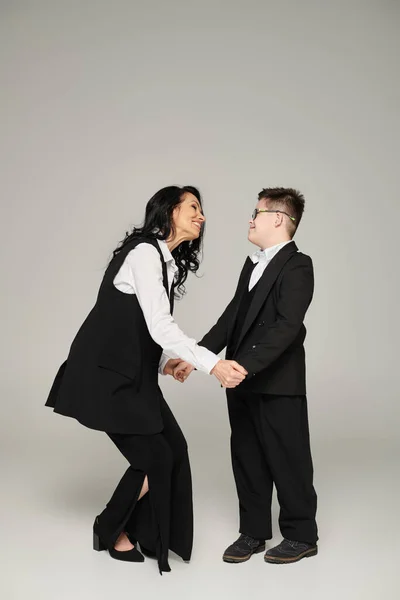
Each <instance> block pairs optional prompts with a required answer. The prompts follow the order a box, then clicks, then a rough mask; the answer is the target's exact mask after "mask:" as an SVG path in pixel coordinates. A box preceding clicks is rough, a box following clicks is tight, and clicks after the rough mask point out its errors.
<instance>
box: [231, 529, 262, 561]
mask: <svg viewBox="0 0 400 600" xmlns="http://www.w3.org/2000/svg"><path fill="white" fill-rule="evenodd" d="M264 550H265V541H264V540H255V539H254V538H252V537H250V536H249V535H244V534H243V533H242V535H241V536H240V537H239V538H238V539H237V540H236V542H233V544H231V545H230V546H228V548H227V549H226V550H225V552H224V555H223V557H222V560H223V561H225V562H229V563H239V562H244V561H245V560H249V558H251V556H252V554H257V553H258V552H264Z"/></svg>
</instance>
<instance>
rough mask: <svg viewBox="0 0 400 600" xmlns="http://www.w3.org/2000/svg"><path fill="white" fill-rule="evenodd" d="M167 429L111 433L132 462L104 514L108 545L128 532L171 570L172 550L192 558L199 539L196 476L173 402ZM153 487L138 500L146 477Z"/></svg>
mask: <svg viewBox="0 0 400 600" xmlns="http://www.w3.org/2000/svg"><path fill="white" fill-rule="evenodd" d="M161 409H162V418H163V423H164V429H163V431H162V432H161V433H158V434H155V435H131V434H115V433H114V434H113V433H108V435H109V437H110V438H111V440H112V441H113V442H114V444H115V445H116V446H117V448H118V449H119V450H120V452H121V453H122V454H123V455H124V457H125V458H126V459H127V461H128V462H129V464H130V466H129V467H128V469H127V471H126V472H125V474H124V475H123V477H122V479H121V481H120V482H119V484H118V485H117V487H116V489H115V491H114V493H113V495H112V497H111V499H110V501H109V502H108V503H107V505H106V508H105V509H104V511H103V512H102V513H101V514H100V515H99V519H98V524H99V530H100V536H101V538H102V539H103V540H105V541H106V543H107V545H108V547H111V546H113V545H114V544H115V541H116V539H117V538H118V536H119V534H120V533H121V532H122V531H125V532H127V533H128V534H129V535H130V537H131V539H133V540H135V541H138V542H139V544H141V545H142V546H143V547H144V548H146V549H147V550H150V551H152V552H154V553H155V554H156V555H157V558H158V563H159V568H160V572H161V571H170V567H169V564H168V549H170V550H173V551H174V552H175V553H176V554H178V555H179V556H181V557H182V558H183V559H184V560H189V559H190V556H191V552H192V544H193V505H192V480H191V472H190V464H189V458H188V450H187V444H186V440H185V438H184V436H183V433H182V431H181V429H180V427H179V425H178V423H177V422H176V420H175V417H174V416H173V414H172V412H171V410H170V408H169V407H168V405H167V403H166V402H165V401H163V403H162V407H161ZM146 475H147V477H148V482H149V492H148V493H147V494H145V495H144V496H143V497H142V498H141V499H140V500H138V498H139V495H140V491H141V489H142V485H143V481H144V479H145V476H146Z"/></svg>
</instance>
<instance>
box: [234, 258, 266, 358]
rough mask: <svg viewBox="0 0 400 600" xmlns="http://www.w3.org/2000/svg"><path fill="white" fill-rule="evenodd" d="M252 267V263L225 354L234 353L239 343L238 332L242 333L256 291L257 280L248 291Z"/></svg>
mask: <svg viewBox="0 0 400 600" xmlns="http://www.w3.org/2000/svg"><path fill="white" fill-rule="evenodd" d="M254 268H255V265H253V268H252V269H250V271H249V273H248V275H247V277H246V282H245V289H244V292H243V295H242V298H241V300H240V304H239V308H238V311H237V314H236V319H235V324H234V327H233V331H232V334H231V336H230V338H229V341H228V347H227V355H229V356H231V355H233V354H234V352H235V350H236V347H237V345H238V343H239V339H240V334H241V333H242V329H243V325H244V322H245V320H246V316H247V313H248V312H249V308H250V306H251V303H252V301H253V298H254V295H255V293H256V289H257V286H258V283H259V282H257V283H256V285H254V286H253V287H252V288H251V290H250V291H249V282H250V278H251V274H252V272H253V269H254Z"/></svg>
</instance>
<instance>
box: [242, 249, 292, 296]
mask: <svg viewBox="0 0 400 600" xmlns="http://www.w3.org/2000/svg"><path fill="white" fill-rule="evenodd" d="M290 242H291V240H288V241H287V242H281V243H280V244H276V245H275V246H271V247H270V248H265V250H261V249H260V250H257V252H254V254H252V255H251V256H250V258H251V260H252V261H253V263H254V264H255V265H256V266H255V267H254V269H253V271H252V274H251V277H250V281H249V291H250V290H251V289H252V288H253V287H254V286H255V285H256V283H258V281H259V280H260V279H261V277H262V275H263V273H264V271H265V269H266V268H267V266H268V265H269V263H270V262H271V260H272V259H273V258H274V256H275V254H278V252H279V250H280V249H281V248H283V246H286V244H289V243H290Z"/></svg>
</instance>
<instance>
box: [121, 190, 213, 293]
mask: <svg viewBox="0 0 400 600" xmlns="http://www.w3.org/2000/svg"><path fill="white" fill-rule="evenodd" d="M185 193H190V194H193V196H195V197H196V198H197V200H198V201H199V204H200V206H201V207H202V208H203V202H202V199H201V195H200V192H199V190H198V189H197V188H195V187H193V186H191V185H185V186H183V187H179V186H177V185H170V186H168V187H165V188H162V189H161V190H159V191H158V192H156V193H155V194H154V196H153V197H152V198H150V200H149V201H148V203H147V205H146V213H145V217H144V223H143V225H142V227H139V228H135V227H134V228H133V230H132V231H131V232H130V233H129V232H128V231H127V232H126V234H125V238H124V239H123V240H122V241H121V242H120V243H119V245H118V246H117V248H116V249H115V250H114V251H113V256H112V258H114V257H115V256H116V255H117V254H118V253H119V252H121V250H122V249H123V248H124V247H125V246H126V245H127V244H129V243H130V242H131V241H132V240H134V239H135V238H138V237H142V238H154V239H158V240H167V239H168V238H169V237H170V235H171V234H172V235H173V234H174V233H175V228H174V222H173V219H172V213H173V211H174V208H175V207H176V206H178V205H179V204H180V202H181V201H182V197H183V195H184V194H185ZM203 234H204V224H203V225H202V227H201V230H200V235H199V237H198V238H197V239H194V240H191V241H186V242H182V243H181V244H179V246H177V248H175V249H174V250H173V251H172V256H173V257H174V260H175V262H176V266H177V267H178V271H177V276H176V279H175V290H177V291H176V292H175V297H176V298H181V297H182V296H183V295H184V294H185V293H186V289H185V285H184V283H185V281H186V279H187V276H188V272H189V271H191V272H192V273H196V272H197V271H198V269H199V266H200V259H199V255H200V253H201V250H202V245H203Z"/></svg>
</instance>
